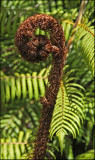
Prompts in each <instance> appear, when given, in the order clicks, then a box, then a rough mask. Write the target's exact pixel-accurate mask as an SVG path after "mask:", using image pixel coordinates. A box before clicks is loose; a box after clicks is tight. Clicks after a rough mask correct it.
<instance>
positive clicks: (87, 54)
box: [75, 25, 95, 76]
mask: <svg viewBox="0 0 95 160" xmlns="http://www.w3.org/2000/svg"><path fill="white" fill-rule="evenodd" d="M94 36H95V35H94V27H89V28H88V27H87V26H84V25H81V26H79V27H78V31H77V33H76V35H75V40H77V41H78V42H79V40H80V43H79V44H78V45H79V49H80V52H81V54H82V56H83V58H84V61H85V63H86V64H87V66H88V68H89V70H90V71H91V72H92V75H93V76H94Z"/></svg>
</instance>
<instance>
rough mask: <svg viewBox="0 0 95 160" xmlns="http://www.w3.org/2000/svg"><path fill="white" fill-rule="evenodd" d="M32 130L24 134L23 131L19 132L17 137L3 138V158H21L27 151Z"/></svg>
mask: <svg viewBox="0 0 95 160" xmlns="http://www.w3.org/2000/svg"><path fill="white" fill-rule="evenodd" d="M30 132H31V131H30V130H27V133H26V134H24V132H23V131H20V132H19V135H18V137H17V139H16V138H11V137H9V138H7V139H4V138H1V157H0V158H1V159H21V157H22V154H23V153H24V152H26V151H27V149H28V143H29V137H30Z"/></svg>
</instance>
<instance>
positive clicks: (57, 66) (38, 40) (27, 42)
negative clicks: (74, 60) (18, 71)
mask: <svg viewBox="0 0 95 160" xmlns="http://www.w3.org/2000/svg"><path fill="white" fill-rule="evenodd" d="M37 28H40V29H42V30H44V31H47V30H48V32H49V34H50V39H48V38H47V37H46V36H43V35H35V34H34V33H35V31H36V30H37ZM15 44H16V47H17V48H18V52H19V53H20V54H21V56H22V57H23V58H24V59H25V60H27V61H29V62H32V63H33V62H40V61H44V60H46V59H47V58H48V56H49V54H50V53H52V57H53V64H52V68H51V71H50V74H49V77H48V81H49V84H50V86H49V87H48V86H47V87H46V93H45V97H43V98H41V100H40V101H41V104H42V111H41V119H40V125H39V130H38V133H37V138H36V141H35V146H34V153H33V158H32V159H33V160H36V159H41V160H43V159H44V158H45V154H46V148H47V142H48V139H49V128H50V123H51V118H52V113H53V110H54V106H55V103H56V98H57V94H58V90H59V86H60V80H61V78H62V72H63V66H64V62H65V59H66V53H67V51H66V47H65V37H64V33H63V29H62V27H61V25H60V24H59V23H58V22H57V21H56V20H55V19H54V18H53V17H51V16H49V15H46V14H36V15H34V16H31V17H30V18H28V19H26V20H25V21H24V22H23V23H22V24H21V25H20V27H19V28H18V30H17V33H16V36H15Z"/></svg>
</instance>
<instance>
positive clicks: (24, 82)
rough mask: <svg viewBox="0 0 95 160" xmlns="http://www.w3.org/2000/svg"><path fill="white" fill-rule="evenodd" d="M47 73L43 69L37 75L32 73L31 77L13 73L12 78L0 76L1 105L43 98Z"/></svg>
mask: <svg viewBox="0 0 95 160" xmlns="http://www.w3.org/2000/svg"><path fill="white" fill-rule="evenodd" d="M47 73H48V72H46V68H43V69H42V70H41V71H40V73H39V74H37V72H33V73H32V75H31V74H29V73H27V74H26V75H25V74H19V73H14V76H4V75H3V76H1V100H2V103H8V102H9V101H14V100H15V99H17V100H19V99H23V100H24V99H25V98H29V99H32V98H34V99H35V100H38V99H39V97H40V96H41V97H43V96H44V94H45V83H46V81H47V80H46V79H47V75H46V74H47Z"/></svg>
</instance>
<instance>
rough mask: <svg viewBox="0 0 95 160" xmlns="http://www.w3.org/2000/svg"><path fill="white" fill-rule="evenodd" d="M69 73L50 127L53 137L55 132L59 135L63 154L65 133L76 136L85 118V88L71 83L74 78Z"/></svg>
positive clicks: (61, 89) (65, 77) (64, 81)
mask: <svg viewBox="0 0 95 160" xmlns="http://www.w3.org/2000/svg"><path fill="white" fill-rule="evenodd" d="M71 73H72V72H71ZM68 75H69V73H68V72H67V74H64V76H63V84H62V82H61V87H60V89H59V92H58V95H57V100H56V105H55V108H54V112H53V117H52V122H51V127H50V138H51V139H52V137H53V135H54V134H56V135H57V137H58V139H59V143H60V148H61V154H62V153H63V149H64V137H65V135H69V134H72V135H73V138H76V134H77V133H78V134H79V127H80V126H81V121H83V118H84V114H83V108H84V100H83V94H82V92H81V90H82V91H84V88H83V87H82V86H81V85H79V84H76V83H73V82H72V83H71V82H70V81H71V80H73V78H71V77H70V79H69V77H68ZM67 77H68V78H67ZM69 82H70V83H69ZM72 91H73V92H72ZM77 93H78V94H77Z"/></svg>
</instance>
